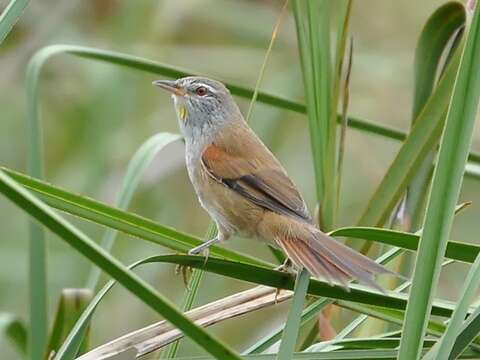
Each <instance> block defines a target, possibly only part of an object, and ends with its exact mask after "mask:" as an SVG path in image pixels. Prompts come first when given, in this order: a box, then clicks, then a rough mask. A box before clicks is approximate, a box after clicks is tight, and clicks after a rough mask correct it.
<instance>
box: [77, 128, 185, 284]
mask: <svg viewBox="0 0 480 360" xmlns="http://www.w3.org/2000/svg"><path fill="white" fill-rule="evenodd" d="M180 139H181V136H180V135H177V134H170V133H159V134H156V135H153V136H152V137H150V138H149V139H148V140H147V141H145V142H144V143H143V144H142V145H141V146H140V147H139V148H138V150H137V151H136V152H135V154H134V155H133V157H132V159H131V160H130V162H129V164H128V167H127V172H126V174H125V177H124V179H123V182H122V188H121V190H120V191H119V193H118V196H117V200H116V201H115V206H116V207H118V208H119V209H127V208H128V205H129V204H130V201H131V199H132V196H133V194H134V192H135V190H136V189H137V187H138V184H139V183H140V180H141V178H142V176H143V173H144V172H145V170H146V169H147V168H148V166H149V165H150V163H151V162H152V161H153V159H154V158H155V155H156V154H157V153H158V152H159V151H161V150H162V149H163V148H164V147H165V146H167V145H168V144H171V143H172V142H175V141H178V140H180ZM116 236H117V231H115V230H113V229H108V230H107V231H106V232H105V234H104V235H103V238H102V241H101V246H102V247H103V248H104V249H105V250H107V251H108V252H110V250H111V249H112V246H113V244H114V242H115V238H116ZM99 279H100V269H98V268H97V267H92V269H91V270H90V274H89V276H88V280H87V284H86V287H87V288H89V289H92V290H93V289H95V288H96V287H97V285H98V280H99Z"/></svg>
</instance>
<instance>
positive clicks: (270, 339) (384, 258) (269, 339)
mask: <svg viewBox="0 0 480 360" xmlns="http://www.w3.org/2000/svg"><path fill="white" fill-rule="evenodd" d="M401 252H402V250H400V249H398V248H397V249H391V250H389V251H387V252H386V253H385V254H383V255H381V256H380V257H379V258H377V259H376V262H378V263H379V264H382V265H385V264H387V263H389V262H390V261H391V260H393V259H394V258H395V257H397V256H398V255H400V254H401ZM333 302H334V300H332V299H318V300H316V301H314V302H313V303H312V304H310V305H309V306H307V308H306V309H305V310H304V311H303V312H302V321H301V324H302V326H303V325H304V324H307V323H308V322H309V321H310V320H313V319H314V318H315V317H316V316H317V315H318V313H319V312H320V311H322V310H323V308H324V307H325V306H327V305H329V304H332V303H333ZM284 327H285V326H284V325H283V326H280V327H279V328H278V329H276V330H275V331H273V332H272V333H271V334H269V335H267V336H265V337H264V338H263V339H261V340H259V341H258V342H257V343H255V344H254V345H252V346H251V347H250V348H248V349H247V350H246V351H244V354H258V353H261V352H262V351H265V350H267V349H268V348H269V347H270V346H272V345H273V344H275V343H276V342H277V341H278V340H279V339H280V337H281V335H282V333H283V329H284Z"/></svg>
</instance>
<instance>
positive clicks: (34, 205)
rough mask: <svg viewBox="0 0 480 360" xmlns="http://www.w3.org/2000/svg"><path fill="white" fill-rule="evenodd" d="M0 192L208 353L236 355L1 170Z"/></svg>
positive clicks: (222, 357)
mask: <svg viewBox="0 0 480 360" xmlns="http://www.w3.org/2000/svg"><path fill="white" fill-rule="evenodd" d="M0 192H1V193H2V194H3V195H4V196H6V197H7V198H8V199H10V200H11V201H12V202H13V203H14V204H15V205H17V206H18V207H20V208H22V209H23V210H24V211H26V212H27V213H28V214H30V215H31V216H32V217H33V218H35V219H36V220H37V221H39V222H40V223H42V224H43V225H44V226H46V227H47V228H49V229H50V230H51V231H52V232H53V233H55V234H56V235H58V236H59V237H60V238H61V239H63V240H64V241H66V242H67V243H68V244H69V245H70V246H72V247H73V248H74V249H76V250H77V251H78V252H80V253H81V254H82V255H83V256H85V257H86V258H87V259H89V260H90V261H92V262H94V263H95V264H96V265H97V266H99V267H101V268H102V270H104V271H105V272H106V273H107V274H109V275H110V276H112V278H114V279H116V280H117V281H119V282H120V283H121V284H122V285H123V286H124V287H125V288H126V289H128V290H129V291H130V292H131V293H133V294H134V295H135V296H137V297H138V298H139V299H140V300H142V301H143V302H144V303H145V304H146V305H148V306H149V307H151V308H152V309H153V310H155V311H156V312H157V313H158V314H160V315H162V316H163V317H164V318H165V319H166V320H168V321H169V322H171V323H172V324H174V325H175V326H176V327H178V328H179V329H180V330H182V331H183V333H184V334H185V336H188V337H189V338H191V339H192V340H193V341H195V342H196V343H197V344H198V345H200V346H201V347H202V348H203V349H205V350H206V351H207V352H208V353H210V354H211V355H213V356H215V357H216V358H217V359H240V357H239V356H238V355H236V354H235V352H234V351H233V350H231V349H229V348H228V347H227V346H226V345H224V344H222V343H221V342H219V341H218V340H217V339H215V338H214V337H213V336H211V335H210V334H208V333H207V332H205V331H204V330H203V329H202V328H200V327H198V326H197V325H195V324H194V323H193V322H191V321H190V320H188V319H187V318H186V317H185V316H184V315H183V314H182V313H181V312H180V311H179V310H177V309H176V308H175V306H174V305H173V304H171V303H170V301H169V300H167V299H166V298H164V297H163V296H161V295H160V294H159V293H158V292H157V291H156V290H155V289H154V288H152V287H151V286H150V285H148V284H147V283H146V282H144V281H143V280H142V279H141V278H140V277H138V276H137V275H135V274H134V273H132V272H131V271H130V270H128V269H127V268H126V267H125V266H124V265H123V264H121V263H120V262H119V261H118V260H117V259H115V258H114V257H112V256H111V255H110V254H109V253H107V252H106V251H105V250H103V249H102V248H101V247H100V246H99V245H97V244H96V243H95V242H94V241H92V240H91V239H89V238H88V237H87V236H86V235H85V234H83V233H82V232H80V231H79V230H78V229H77V228H75V227H74V226H72V225H71V224H70V223H69V222H67V221H66V220H64V219H63V218H62V217H61V216H60V215H58V214H57V213H55V212H54V211H53V210H52V209H50V208H49V207H48V206H47V205H45V204H44V203H43V202H41V201H40V200H39V199H37V198H36V197H35V196H33V195H32V194H31V193H29V192H28V191H27V190H25V189H24V188H23V187H22V186H21V185H19V184H18V183H16V182H15V181H14V180H13V179H11V178H10V177H9V176H8V175H6V174H5V173H4V172H3V171H0Z"/></svg>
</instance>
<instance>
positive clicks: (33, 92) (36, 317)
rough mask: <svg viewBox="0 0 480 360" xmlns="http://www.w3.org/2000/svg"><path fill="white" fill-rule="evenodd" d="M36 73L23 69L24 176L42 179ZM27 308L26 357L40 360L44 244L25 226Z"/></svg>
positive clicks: (44, 328) (44, 321)
mask: <svg viewBox="0 0 480 360" xmlns="http://www.w3.org/2000/svg"><path fill="white" fill-rule="evenodd" d="M37 84H38V71H36V68H35V67H33V66H29V67H28V68H27V81H26V89H27V99H28V101H27V131H28V174H30V175H32V176H34V177H37V178H40V179H42V178H43V133H42V127H41V126H40V123H39V121H38V101H37V96H38V94H37ZM28 256H29V288H30V289H29V290H30V291H29V306H30V331H31V340H30V356H31V359H32V360H38V359H41V358H42V357H43V356H44V354H45V350H46V345H47V334H48V305H47V304H48V291H47V290H48V286H47V269H46V263H45V262H46V256H47V250H46V242H45V233H44V230H43V228H42V227H41V226H40V225H39V224H37V223H34V222H32V221H31V222H30V223H29V253H28Z"/></svg>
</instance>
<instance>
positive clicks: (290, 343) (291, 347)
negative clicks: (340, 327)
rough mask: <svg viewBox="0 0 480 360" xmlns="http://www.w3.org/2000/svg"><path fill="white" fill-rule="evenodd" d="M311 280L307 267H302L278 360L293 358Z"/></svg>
mask: <svg viewBox="0 0 480 360" xmlns="http://www.w3.org/2000/svg"><path fill="white" fill-rule="evenodd" d="M309 281H310V273H309V272H308V271H307V270H306V269H302V270H301V271H300V272H299V273H298V275H297V280H296V281H295V290H294V292H295V294H294V295H293V300H292V304H291V305H290V311H289V312H288V318H287V323H286V325H285V330H284V332H283V336H282V341H281V343H280V349H279V350H278V356H277V359H278V360H289V359H291V358H292V355H293V353H294V351H295V345H296V344H297V338H298V330H299V328H300V322H301V315H302V310H303V305H304V304H305V296H306V295H307V289H308V283H309Z"/></svg>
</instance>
